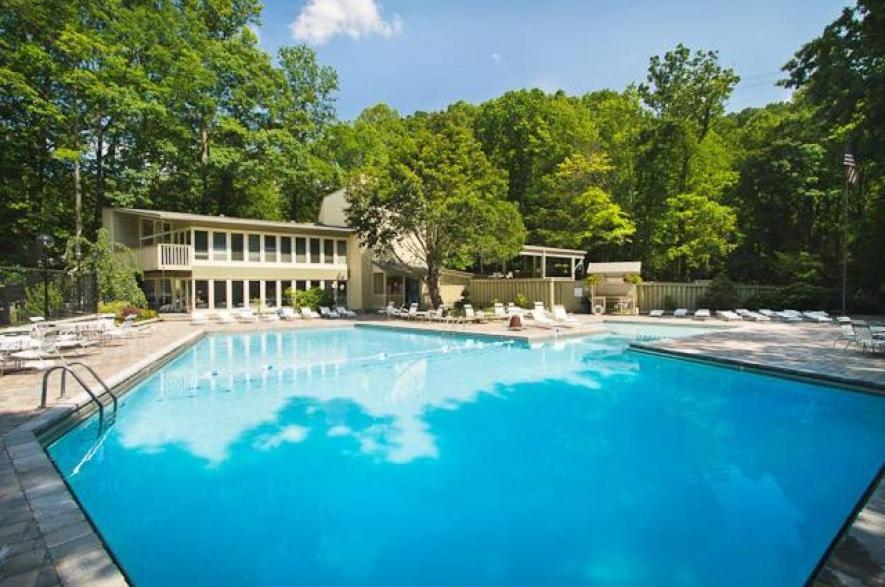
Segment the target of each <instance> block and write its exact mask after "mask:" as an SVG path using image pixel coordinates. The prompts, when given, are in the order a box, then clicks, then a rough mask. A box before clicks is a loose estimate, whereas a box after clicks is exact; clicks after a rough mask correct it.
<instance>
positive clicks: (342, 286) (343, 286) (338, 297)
mask: <svg viewBox="0 0 885 587" xmlns="http://www.w3.org/2000/svg"><path fill="white" fill-rule="evenodd" d="M335 305H336V306H345V307H347V282H346V281H339V282H338V291H337V292H336V293H335Z"/></svg>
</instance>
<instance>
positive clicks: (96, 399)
mask: <svg viewBox="0 0 885 587" xmlns="http://www.w3.org/2000/svg"><path fill="white" fill-rule="evenodd" d="M74 367H84V368H85V369H86V370H87V371H89V373H90V375H92V377H93V378H94V379H95V380H96V381H98V383H99V384H100V385H101V386H102V388H104V393H103V394H101V393H100V394H99V395H96V394H95V393H94V392H93V391H92V389H90V388H89V386H88V385H86V383H85V382H84V381H83V379H82V378H81V377H80V376H79V375H78V374H77V372H76V371H75V370H74ZM54 371H61V393H59V397H64V395H65V383H66V379H67V375H68V373H70V374H71V376H72V377H73V378H74V380H75V381H76V382H77V383H79V384H80V387H82V388H83V390H84V391H86V393H88V394H89V398H90V400H91V401H92V403H94V404H95V405H96V406H97V407H98V421H99V424H100V425H104V415H105V414H104V409H105V405H104V404H103V403H101V399H100V398H102V397H104V396H106V395H109V396H110V397H111V402H112V405H113V408H114V412H113V413H112V414H111V421H113V419H114V418H116V417H117V396H116V395H115V394H114V392H112V391H111V389H110V388H109V387H108V386H107V384H106V383H105V382H104V381H103V380H102V378H101V377H99V376H98V373H96V372H95V369H93V368H92V367H90V366H89V365H87V364H86V363H84V362H82V361H74V362H72V363H67V364H65V365H56V366H54V367H51V368H49V369H47V370H46V372H45V373H44V374H43V392H42V394H41V396H40V407H41V408H45V407H46V397H47V393H48V391H49V376H50V375H52V373H53V372H54Z"/></svg>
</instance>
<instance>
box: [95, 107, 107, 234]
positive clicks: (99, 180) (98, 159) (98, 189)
mask: <svg viewBox="0 0 885 587" xmlns="http://www.w3.org/2000/svg"><path fill="white" fill-rule="evenodd" d="M96 129H97V130H96V134H95V208H93V214H92V227H93V231H94V232H95V233H96V234H98V229H99V228H100V227H101V208H102V206H104V133H105V130H106V129H107V127H106V126H102V124H101V116H99V117H98V118H97V119H96Z"/></svg>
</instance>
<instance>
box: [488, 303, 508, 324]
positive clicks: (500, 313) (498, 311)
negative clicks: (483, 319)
mask: <svg viewBox="0 0 885 587" xmlns="http://www.w3.org/2000/svg"><path fill="white" fill-rule="evenodd" d="M491 318H492V320H507V319H509V318H510V316H508V315H507V309H506V308H505V307H504V304H502V303H501V302H495V305H494V306H493V307H492V316H491Z"/></svg>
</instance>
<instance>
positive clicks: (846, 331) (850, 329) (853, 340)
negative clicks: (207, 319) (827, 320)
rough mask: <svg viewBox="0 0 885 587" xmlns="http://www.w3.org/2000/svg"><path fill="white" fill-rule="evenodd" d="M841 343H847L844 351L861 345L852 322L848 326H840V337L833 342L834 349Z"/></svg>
mask: <svg viewBox="0 0 885 587" xmlns="http://www.w3.org/2000/svg"><path fill="white" fill-rule="evenodd" d="M840 342H841V343H845V346H844V348H843V349H842V350H847V349H848V347H849V346H851V345H853V344H857V345H859V344H860V342H859V341H858V339H857V334H855V332H854V326H853V325H852V324H851V323H850V322H849V323H848V324H840V325H839V336H838V337H836V340H834V341H833V347H834V348H835V346H836V345H837V344H839V343H840Z"/></svg>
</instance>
